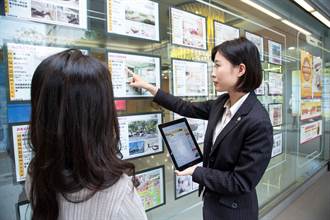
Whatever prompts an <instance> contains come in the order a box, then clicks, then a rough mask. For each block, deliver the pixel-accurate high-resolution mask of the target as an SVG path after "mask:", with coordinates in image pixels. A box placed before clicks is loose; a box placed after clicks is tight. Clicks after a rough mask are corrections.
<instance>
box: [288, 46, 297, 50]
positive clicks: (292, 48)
mask: <svg viewBox="0 0 330 220" xmlns="http://www.w3.org/2000/svg"><path fill="white" fill-rule="evenodd" d="M294 49H296V48H295V47H289V48H288V50H294Z"/></svg>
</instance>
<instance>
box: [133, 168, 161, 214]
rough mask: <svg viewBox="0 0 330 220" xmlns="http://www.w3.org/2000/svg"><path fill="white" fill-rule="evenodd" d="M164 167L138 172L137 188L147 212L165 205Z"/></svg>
mask: <svg viewBox="0 0 330 220" xmlns="http://www.w3.org/2000/svg"><path fill="white" fill-rule="evenodd" d="M164 176H165V175H164V166H159V167H155V168H151V169H147V170H143V171H140V172H138V174H137V175H136V178H137V180H138V181H139V183H140V185H139V186H138V187H137V188H136V189H137V192H138V194H139V196H140V197H141V200H142V203H143V206H144V208H145V210H146V211H149V210H151V209H153V208H156V207H159V206H161V205H164V204H165V179H164Z"/></svg>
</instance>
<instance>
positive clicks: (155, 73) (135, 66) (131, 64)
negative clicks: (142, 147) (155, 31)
mask: <svg viewBox="0 0 330 220" xmlns="http://www.w3.org/2000/svg"><path fill="white" fill-rule="evenodd" d="M108 65H109V70H110V72H111V78H112V85H113V92H114V96H115V97H116V98H119V97H120V98H129V97H152V95H151V94H150V93H149V92H148V91H147V90H145V89H139V88H134V87H132V86H130V85H129V84H130V81H131V79H132V76H130V73H129V72H128V71H127V70H126V68H127V69H129V70H131V71H132V72H133V73H135V74H137V75H140V76H141V77H142V78H143V80H145V81H146V82H148V83H150V84H152V85H154V86H156V87H160V58H159V57H152V56H142V55H134V54H124V53H117V52H109V53H108Z"/></svg>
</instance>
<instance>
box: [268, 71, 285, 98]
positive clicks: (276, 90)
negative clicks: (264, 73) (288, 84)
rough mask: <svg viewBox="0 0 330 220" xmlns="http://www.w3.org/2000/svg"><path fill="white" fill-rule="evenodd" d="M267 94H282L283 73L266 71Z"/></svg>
mask: <svg viewBox="0 0 330 220" xmlns="http://www.w3.org/2000/svg"><path fill="white" fill-rule="evenodd" d="M268 94H269V95H282V94H283V74H282V73H273V72H269V73H268Z"/></svg>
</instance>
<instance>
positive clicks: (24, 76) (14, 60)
mask: <svg viewBox="0 0 330 220" xmlns="http://www.w3.org/2000/svg"><path fill="white" fill-rule="evenodd" d="M66 49H68V48H63V47H47V46H36V45H27V44H15V43H7V54H8V57H7V63H8V83H9V101H29V100H30V99H31V97H30V90H31V81H32V77H33V74H34V71H35V70H36V68H37V67H38V65H39V64H40V63H41V62H42V61H43V60H44V59H45V58H47V57H49V56H51V55H53V54H56V53H59V52H61V51H64V50H66ZM82 52H83V53H84V54H86V53H87V50H82Z"/></svg>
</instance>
